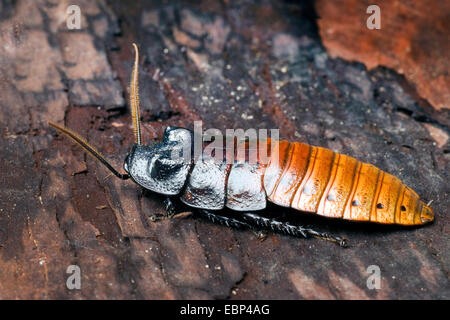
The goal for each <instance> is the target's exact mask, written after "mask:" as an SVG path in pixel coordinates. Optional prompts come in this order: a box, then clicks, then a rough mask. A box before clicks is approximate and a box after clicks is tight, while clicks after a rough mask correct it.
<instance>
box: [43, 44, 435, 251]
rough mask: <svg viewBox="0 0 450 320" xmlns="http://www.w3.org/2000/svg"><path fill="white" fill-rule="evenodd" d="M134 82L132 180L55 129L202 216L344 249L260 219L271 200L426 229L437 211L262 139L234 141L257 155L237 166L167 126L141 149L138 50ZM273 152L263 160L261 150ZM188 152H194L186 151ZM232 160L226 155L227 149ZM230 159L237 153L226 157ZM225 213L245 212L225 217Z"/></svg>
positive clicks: (393, 182)
mask: <svg viewBox="0 0 450 320" xmlns="http://www.w3.org/2000/svg"><path fill="white" fill-rule="evenodd" d="M134 47H135V50H136V58H135V64H134V68H133V72H132V77H131V78H132V79H131V91H130V96H131V109H132V118H133V125H134V131H135V138H136V139H135V141H136V142H135V144H134V145H133V146H132V149H131V152H130V153H129V154H128V156H127V157H126V159H125V163H124V170H125V171H126V173H125V174H121V173H119V172H118V171H117V170H115V169H114V168H113V167H112V166H111V165H110V164H109V163H108V162H107V161H106V160H105V158H104V157H103V156H102V155H101V154H100V152H98V151H97V150H96V149H95V148H94V147H92V146H90V145H89V144H88V143H87V142H86V141H85V140H84V139H83V138H81V137H79V136H78V135H77V134H76V133H74V132H72V131H71V130H69V129H67V128H64V127H60V126H58V125H56V124H54V123H50V125H51V126H53V127H55V128H56V129H58V130H60V131H61V132H63V133H65V134H66V135H68V136H70V137H71V138H72V139H74V140H75V141H76V142H77V143H78V144H80V145H81V146H82V147H83V148H85V149H86V150H87V151H89V152H90V153H91V154H92V155H93V156H95V157H96V158H97V159H98V160H100V161H101V162H102V163H103V164H104V165H105V166H107V167H108V169H109V170H111V171H112V172H113V173H114V174H115V175H116V176H117V177H119V178H121V179H124V180H125V179H128V178H131V179H132V180H133V181H134V182H136V183H137V184H138V185H140V186H142V187H143V188H146V189H149V190H151V191H154V192H157V193H160V194H164V195H168V196H179V197H180V199H181V201H182V202H184V203H185V204H186V205H188V206H190V207H193V208H197V209H200V212H201V213H202V214H203V216H206V217H207V218H209V219H211V220H213V221H216V222H220V223H223V224H227V225H233V226H237V227H243V226H244V227H246V226H253V227H254V226H257V227H267V228H269V229H272V230H276V231H283V232H286V233H290V234H294V235H302V236H307V235H313V236H316V237H320V238H325V239H327V240H332V241H335V242H339V243H340V244H341V245H342V244H343V239H341V238H339V237H333V236H329V235H327V234H324V233H319V232H316V231H314V230H312V229H308V228H303V227H300V226H294V225H291V224H289V223H286V222H280V221H277V220H275V219H270V218H266V217H263V216H259V215H258V211H259V210H262V209H264V208H266V205H267V201H269V202H272V203H274V204H277V205H279V206H283V207H291V208H293V209H297V210H300V211H304V212H310V213H316V214H318V215H321V216H326V217H332V218H342V219H347V220H354V221H370V222H376V223H384V224H400V225H421V224H425V223H427V222H430V221H432V220H433V218H434V215H433V211H432V209H431V208H430V207H429V206H428V205H426V204H425V203H424V202H423V201H421V200H420V199H419V196H418V195H417V193H415V192H414V191H413V190H412V189H410V188H409V187H407V186H406V185H404V184H403V183H402V182H401V181H400V179H398V178H396V177H394V176H393V175H390V174H389V173H386V172H384V171H381V170H380V169H378V168H376V167H375V166H373V165H370V164H366V163H362V162H359V161H357V160H356V159H354V158H352V157H349V156H346V155H342V154H338V153H334V152H333V151H331V150H329V149H325V148H320V147H314V146H310V145H307V144H304V143H299V142H287V141H275V140H273V141H272V140H270V139H267V140H261V141H258V144H257V148H256V149H251V150H250V148H249V142H248V141H247V142H245V141H237V142H236V141H235V144H234V145H235V146H236V147H237V148H236V150H239V147H241V149H243V150H244V151H245V152H244V154H246V153H248V152H250V151H257V154H258V157H257V161H255V162H252V163H250V162H249V161H247V159H246V158H245V156H242V154H241V155H240V156H239V155H238V154H237V153H236V152H235V151H236V150H233V152H232V156H233V157H234V158H235V159H234V161H233V162H231V163H230V162H229V161H225V160H226V159H225V158H223V161H217V159H215V158H214V157H212V156H211V155H209V154H207V153H205V152H203V153H202V154H201V155H202V159H201V160H200V161H194V160H196V156H195V155H193V154H192V149H193V148H192V144H193V132H191V131H190V130H188V129H184V128H178V127H168V128H166V130H165V132H164V137H163V140H162V141H161V142H160V143H157V144H155V145H153V146H146V145H142V144H141V134H140V122H139V99H138V83H137V78H138V77H137V72H138V71H137V70H138V50H137V47H136V45H134ZM263 148H264V149H265V150H271V152H270V153H268V154H266V155H265V157H260V154H261V153H260V152H259V151H260V150H261V149H263ZM185 150H191V151H190V152H187V154H186V152H185ZM274 150H275V151H274ZM225 154H227V150H225ZM227 155H228V156H230V154H227ZM225 207H227V208H229V209H231V210H233V211H236V212H239V214H237V215H235V216H234V218H233V217H227V216H222V215H220V213H219V212H220V210H222V209H224V208H225Z"/></svg>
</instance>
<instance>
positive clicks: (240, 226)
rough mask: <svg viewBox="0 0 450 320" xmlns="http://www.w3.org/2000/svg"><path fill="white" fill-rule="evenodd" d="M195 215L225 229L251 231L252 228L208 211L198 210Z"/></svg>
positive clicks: (234, 219)
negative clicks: (225, 227)
mask: <svg viewBox="0 0 450 320" xmlns="http://www.w3.org/2000/svg"><path fill="white" fill-rule="evenodd" d="M196 214H198V215H199V216H200V217H202V218H205V219H207V220H209V221H211V222H213V223H218V224H221V225H224V226H227V227H232V228H236V229H250V230H253V229H254V228H253V227H252V226H251V225H250V224H248V223H246V222H243V221H240V220H238V219H236V218H232V217H228V216H224V215H221V214H218V213H213V212H211V211H208V210H204V209H200V210H198V211H196Z"/></svg>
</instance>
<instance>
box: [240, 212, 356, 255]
mask: <svg viewBox="0 0 450 320" xmlns="http://www.w3.org/2000/svg"><path fill="white" fill-rule="evenodd" d="M242 217H243V219H244V220H245V221H246V222H248V223H250V224H254V225H256V226H259V227H263V228H267V229H269V230H272V231H275V232H281V233H284V234H288V235H292V236H296V237H304V238H308V237H309V236H313V237H316V238H319V239H323V240H327V241H331V242H334V243H337V244H339V245H340V246H341V247H346V246H347V240H346V239H344V238H341V237H338V236H333V235H330V234H328V233H325V232H319V231H315V230H313V229H310V228H305V227H303V226H298V225H293V224H290V223H288V222H284V221H279V220H276V219H273V218H266V217H262V216H260V215H257V214H254V213H243V214H242Z"/></svg>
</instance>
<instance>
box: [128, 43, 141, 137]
mask: <svg viewBox="0 0 450 320" xmlns="http://www.w3.org/2000/svg"><path fill="white" fill-rule="evenodd" d="M133 47H134V51H135V57H134V66H133V71H132V72H131V81H130V106H131V115H132V119H133V128H134V138H135V142H136V143H137V144H141V124H140V121H139V117H140V112H139V84H138V82H139V79H138V78H139V77H138V65H139V49H138V47H137V45H136V43H133Z"/></svg>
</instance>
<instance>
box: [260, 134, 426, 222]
mask: <svg viewBox="0 0 450 320" xmlns="http://www.w3.org/2000/svg"><path fill="white" fill-rule="evenodd" d="M277 144H278V146H277V147H278V148H277V147H275V148H274V149H273V150H277V152H275V153H272V154H271V155H270V160H269V161H268V163H267V166H266V168H265V170H264V176H263V185H264V189H265V192H266V195H267V199H268V200H269V201H271V202H273V203H275V204H277V205H281V206H285V207H291V208H294V209H297V210H301V211H306V212H311V213H316V214H318V215H321V216H325V217H332V218H342V219H347V220H355V221H372V222H377V223H385V224H401V225H421V224H425V223H427V222H430V221H432V220H433V218H434V215H433V210H432V209H431V208H430V207H429V206H427V205H426V204H425V203H424V202H423V201H421V200H420V199H419V196H418V195H417V193H416V192H414V191H413V190H412V189H410V188H409V187H407V186H406V185H405V184H403V183H402V182H401V181H400V179H399V178H397V177H395V176H393V175H391V174H389V173H387V172H384V171H381V170H380V169H378V168H377V167H375V166H373V165H370V164H367V163H362V162H360V161H358V160H356V159H354V158H352V157H349V156H346V155H343V154H338V153H335V152H333V151H331V150H329V149H325V148H320V147H314V146H310V145H307V144H304V143H299V142H288V141H279V142H277Z"/></svg>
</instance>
